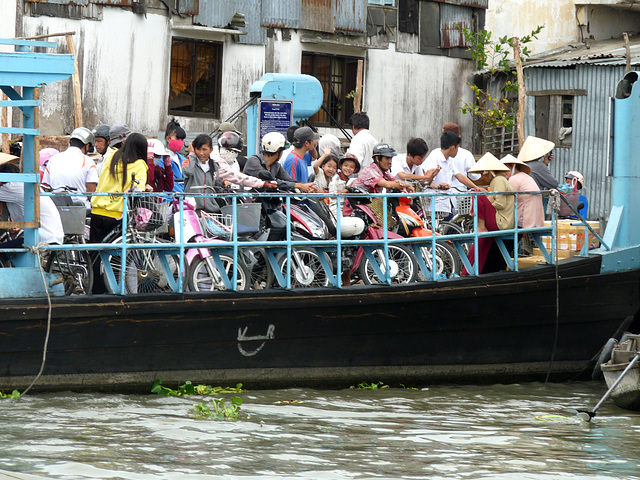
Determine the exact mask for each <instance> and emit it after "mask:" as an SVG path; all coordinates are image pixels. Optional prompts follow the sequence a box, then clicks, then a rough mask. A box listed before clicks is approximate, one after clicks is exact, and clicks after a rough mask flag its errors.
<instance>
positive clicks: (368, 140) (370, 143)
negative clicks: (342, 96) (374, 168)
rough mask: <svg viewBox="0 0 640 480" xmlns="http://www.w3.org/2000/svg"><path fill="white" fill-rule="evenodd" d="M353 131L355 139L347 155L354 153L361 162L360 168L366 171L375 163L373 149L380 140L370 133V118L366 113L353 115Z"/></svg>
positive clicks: (352, 140)
mask: <svg viewBox="0 0 640 480" xmlns="http://www.w3.org/2000/svg"><path fill="white" fill-rule="evenodd" d="M351 131H352V132H353V138H352V139H351V144H350V145H349V148H348V149H347V153H353V154H354V155H355V156H356V157H357V158H358V161H359V162H360V168H361V169H362V170H364V169H365V168H366V167H368V166H369V165H370V164H371V162H373V155H372V154H373V147H375V146H376V145H377V144H378V140H376V139H375V137H374V136H373V135H371V133H370V132H369V117H368V116H367V114H366V113H364V112H358V113H354V114H353V115H351Z"/></svg>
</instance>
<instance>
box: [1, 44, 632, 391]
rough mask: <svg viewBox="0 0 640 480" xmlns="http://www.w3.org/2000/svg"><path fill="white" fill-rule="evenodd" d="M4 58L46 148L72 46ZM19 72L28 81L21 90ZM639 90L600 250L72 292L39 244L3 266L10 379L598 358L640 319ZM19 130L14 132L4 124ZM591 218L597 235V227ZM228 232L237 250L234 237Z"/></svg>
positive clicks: (519, 370)
mask: <svg viewBox="0 0 640 480" xmlns="http://www.w3.org/2000/svg"><path fill="white" fill-rule="evenodd" d="M13 42H14V44H18V45H24V46H31V47H33V46H43V47H46V46H51V45H45V44H47V43H48V42H33V41H23V40H15V41H13ZM0 65H1V66H0V88H1V89H2V90H3V91H5V92H6V93H7V94H8V96H9V98H10V100H9V101H8V102H4V103H3V104H5V103H6V104H7V105H12V106H15V107H18V108H21V109H22V111H23V112H24V113H25V121H24V125H23V127H22V129H21V133H23V134H24V151H23V152H24V158H25V159H26V158H33V156H34V147H33V138H34V136H35V135H37V134H38V130H37V128H35V126H34V125H33V124H31V123H30V122H31V121H32V118H33V117H32V114H33V108H34V106H37V105H38V104H39V101H38V100H35V99H34V98H33V88H34V87H36V86H38V85H41V84H45V83H48V82H50V81H55V80H59V79H62V78H66V77H68V76H69V75H70V74H71V72H73V58H72V57H70V56H68V55H50V54H44V53H30V52H16V53H0ZM27 66H28V67H29V68H26V67H27ZM25 72H29V73H28V74H27V73H25ZM636 78H637V77H636ZM15 86H21V87H22V94H21V95H19V94H18V93H17V91H16V90H15V89H14V88H13V87H15ZM629 93H630V95H629V97H628V98H624V99H622V98H621V99H616V110H615V115H616V136H615V148H614V151H615V156H614V164H613V176H614V179H613V180H614V188H613V191H614V198H613V205H614V207H613V209H612V211H611V215H610V218H609V221H608V225H607V230H606V232H605V234H604V236H603V237H598V238H599V239H600V241H601V244H602V247H601V248H599V249H597V250H588V242H586V244H587V245H586V246H585V248H584V249H583V250H582V252H581V253H582V254H581V255H579V256H573V257H570V258H566V259H562V260H560V261H557V262H556V260H555V258H554V253H555V251H554V250H553V249H552V250H551V251H547V250H546V249H544V247H543V245H542V242H539V245H540V246H541V247H542V248H541V250H542V251H543V253H544V254H545V255H546V257H545V258H546V260H547V263H545V264H541V265H537V266H533V267H530V268H527V269H522V270H520V269H519V268H518V262H517V249H516V253H515V255H516V258H515V261H514V259H512V258H506V256H505V261H507V262H508V263H509V265H510V267H511V268H510V270H508V271H501V272H497V273H491V274H483V275H477V274H473V273H477V272H473V271H472V275H470V276H468V277H459V278H449V279H437V278H435V274H433V272H427V279H428V280H427V281H422V282H416V283H412V284H408V285H398V284H382V285H375V286H357V287H350V288H341V285H340V278H339V277H340V276H339V275H335V276H334V277H333V279H332V285H331V286H329V287H324V288H313V289H307V288H292V289H289V288H286V287H287V285H289V284H290V278H288V279H285V285H284V288H278V289H264V290H250V291H243V292H236V291H233V290H232V289H230V290H228V291H216V292H211V293H194V292H184V291H183V286H182V282H181V281H178V282H176V287H175V290H177V291H176V292H168V293H149V294H122V295H82V296H62V295H63V293H64V292H63V290H64V289H63V288H62V285H55V283H56V279H55V277H54V276H52V275H45V278H46V282H45V283H43V282H42V273H41V271H40V268H39V265H38V255H37V254H36V253H33V251H34V250H33V248H32V249H29V248H27V249H25V250H24V251H23V252H22V254H21V255H20V261H19V262H16V267H15V268H2V269H0V297H1V300H0V301H1V302H2V307H1V308H2V316H1V318H0V390H11V389H23V388H25V387H27V386H31V385H33V388H35V389H39V390H53V389H56V390H60V389H73V390H77V389H92V390H116V391H124V390H128V391H131V390H138V391H144V390H146V389H148V388H150V387H151V385H152V384H153V383H154V381H155V380H157V379H161V380H162V382H163V384H165V385H171V384H178V383H182V382H184V381H186V380H190V381H192V382H197V383H206V384H215V385H218V384H234V383H236V382H242V383H243V384H244V385H247V386H250V387H251V388H258V387H270V388H273V387H277V386H281V387H285V386H287V387H293V386H303V385H304V386H348V385H352V384H354V383H359V382H362V381H369V382H376V381H384V382H385V383H387V384H390V385H396V384H404V385H412V386H413V385H415V386H418V385H425V384H430V383H434V382H519V381H525V380H544V379H545V378H547V377H549V378H550V379H552V380H563V379H567V378H570V377H574V376H576V375H579V374H581V373H585V372H586V371H587V370H588V369H589V368H590V366H592V365H593V360H594V359H595V358H596V357H597V354H598V352H599V350H600V349H601V348H602V346H603V345H604V344H605V342H606V341H607V339H609V338H610V337H619V336H620V335H621V334H622V332H624V331H625V330H626V329H628V328H629V327H630V325H631V324H632V323H633V321H634V319H635V317H636V315H637V313H638V311H639V309H640V265H639V262H640V230H638V227H637V223H636V222H634V221H633V218H632V215H631V212H634V211H638V210H637V208H638V205H637V203H638V202H639V201H640V199H636V198H634V196H633V192H634V191H637V189H638V187H639V186H640V185H638V182H640V180H639V179H640V175H639V174H638V173H640V172H637V171H636V169H637V168H639V167H638V166H637V165H640V162H635V164H634V162H632V161H630V160H628V159H632V158H634V156H633V155H630V152H638V151H640V148H638V146H637V145H635V144H636V143H638V142H639V140H638V136H637V134H635V133H634V132H632V131H631V127H630V126H631V125H634V122H632V121H625V115H627V116H631V115H635V113H634V112H635V111H640V109H638V108H637V105H636V104H637V103H638V102H640V87H636V85H635V84H633V88H632V90H631V91H630V92H629ZM12 102H14V103H13V104H12ZM30 115H31V116H30ZM30 119H31V120H30ZM618 119H619V121H618ZM6 131H9V132H10V133H16V130H15V129H0V132H6ZM6 181H23V182H25V187H32V186H34V188H25V192H32V191H35V189H36V188H37V185H38V178H37V175H36V168H35V165H32V164H31V162H24V173H22V174H11V175H9V174H0V182H6ZM34 205H35V196H34V195H27V198H26V199H25V223H24V224H23V225H21V226H22V227H24V228H25V245H27V247H29V246H30V247H36V246H37V238H36V235H35V231H36V228H34V227H35V226H37V221H36V216H35V211H36V209H35V207H34ZM577 223H578V224H582V222H579V221H578V222H577ZM583 225H584V224H583ZM0 226H4V225H0ZM288 228H289V227H288ZM583 228H584V229H585V233H586V234H587V235H588V232H587V229H588V228H589V227H586V226H583ZM522 232H523V230H521V229H520V230H518V229H514V230H508V231H500V232H490V233H488V234H478V233H474V234H471V235H462V236H460V235H458V236H456V235H454V236H451V237H440V238H438V239H435V238H434V237H430V238H427V239H426V240H425V239H407V240H402V241H399V240H393V239H389V238H387V237H386V236H384V238H382V239H379V240H377V241H374V242H369V245H373V246H375V247H377V248H383V249H385V250H387V249H388V247H389V245H392V244H393V243H394V242H395V243H407V244H410V243H411V242H412V241H415V242H420V241H422V242H433V243H435V242H436V241H438V242H443V241H449V242H452V244H454V245H455V246H456V248H457V249H458V251H459V252H461V251H462V244H463V243H465V242H469V241H472V242H474V243H477V240H478V238H479V237H481V236H483V235H484V236H494V238H495V240H496V242H497V243H501V242H502V241H503V240H508V239H509V238H511V239H513V238H517V236H518V234H520V233H522ZM528 232H529V233H531V234H532V236H533V237H534V238H537V239H538V240H540V239H541V238H542V237H543V236H551V237H553V236H554V235H555V233H556V232H555V227H554V226H553V225H551V226H549V227H544V228H540V229H532V230H530V231H528ZM433 243H432V244H433ZM311 244H312V245H313V242H312V243H311ZM256 245H257V246H264V244H259V243H258V244H256ZM292 245H294V246H295V242H291V241H289V242H286V241H285V242H283V247H282V248H283V249H284V251H285V252H287V253H288V254H290V251H291V246H292ZM317 245H320V246H323V245H325V244H321V242H319V243H317ZM344 245H349V241H346V240H342V239H340V240H335V242H334V247H335V248H337V249H340V248H341V247H342V246H344ZM188 246H189V245H188V244H187V243H185V242H182V241H176V242H175V244H173V245H172V246H171V248H173V249H177V250H178V252H179V254H180V255H183V254H184V251H185V249H186V248H188ZM229 246H230V248H231V249H232V251H233V252H234V253H233V254H234V255H237V250H238V247H239V244H238V241H237V238H236V237H234V238H232V239H231V241H230V242H229ZM245 246H246V244H245ZM365 246H366V245H365ZM86 247H87V248H88V249H94V250H100V249H102V250H103V251H105V250H106V249H108V248H109V247H106V246H104V245H88V246H86ZM212 247H213V246H212ZM58 248H59V249H60V250H64V249H68V248H71V247H69V246H67V245H65V246H61V247H58ZM110 248H112V249H113V246H112V247H110ZM118 248H121V249H123V250H124V251H126V249H127V248H131V246H130V245H126V244H122V246H118ZM138 248H164V249H167V248H169V247H168V246H167V245H166V244H165V245H160V246H158V245H157V244H156V245H155V246H154V245H141V246H140V245H139V246H138ZM472 248H473V247H472ZM183 260H184V259H182V260H180V265H181V266H182V265H183V263H182V262H183ZM470 270H472V269H470ZM338 271H339V270H338ZM387 271H388V269H387ZM429 273H431V274H433V275H432V276H431V277H429ZM382 274H383V275H384V272H382ZM387 278H388V276H387ZM120 287H122V284H120ZM120 293H124V289H123V287H122V290H121V291H120ZM34 382H35V383H34Z"/></svg>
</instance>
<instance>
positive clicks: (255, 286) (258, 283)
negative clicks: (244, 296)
mask: <svg viewBox="0 0 640 480" xmlns="http://www.w3.org/2000/svg"><path fill="white" fill-rule="evenodd" d="M253 257H254V259H255V262H254V263H253V265H252V266H251V273H250V275H249V278H250V280H249V283H250V287H249V288H251V289H252V290H264V289H266V288H271V287H272V286H273V272H272V271H271V266H270V265H269V262H268V261H267V259H266V258H265V255H264V252H263V251H262V250H258V251H255V252H253Z"/></svg>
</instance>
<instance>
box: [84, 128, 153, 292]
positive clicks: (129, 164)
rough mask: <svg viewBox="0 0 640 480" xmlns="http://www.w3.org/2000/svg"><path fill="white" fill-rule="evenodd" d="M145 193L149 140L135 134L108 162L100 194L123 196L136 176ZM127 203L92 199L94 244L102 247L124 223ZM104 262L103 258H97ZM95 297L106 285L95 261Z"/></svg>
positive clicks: (116, 199)
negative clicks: (99, 244) (108, 237)
mask: <svg viewBox="0 0 640 480" xmlns="http://www.w3.org/2000/svg"><path fill="white" fill-rule="evenodd" d="M133 175H135V179H136V183H137V184H138V185H139V186H140V188H141V189H142V190H144V188H145V185H146V184H147V139H146V138H145V137H144V136H143V135H141V134H139V133H132V134H130V135H129V136H128V137H127V138H126V141H125V142H123V143H122V145H121V146H120V149H119V150H116V151H115V152H113V153H112V154H110V155H108V156H107V157H105V159H104V163H103V166H102V172H101V173H100V179H99V180H98V187H97V189H96V192H97V193H123V192H126V191H127V190H129V189H130V188H131V183H132V176H133ZM123 208H124V200H123V197H122V196H120V195H114V196H100V197H93V198H91V230H90V234H89V240H90V242H91V243H100V242H102V240H104V238H105V237H106V236H107V235H108V234H109V233H110V232H111V231H112V230H113V229H114V228H116V227H117V226H118V225H120V223H121V218H122V210H123ZM96 257H97V258H100V257H99V255H97V256H96ZM93 286H94V288H93V293H104V291H105V288H104V283H103V282H102V278H101V275H100V273H99V262H98V261H97V260H96V261H94V283H93Z"/></svg>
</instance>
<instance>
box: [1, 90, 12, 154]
mask: <svg viewBox="0 0 640 480" xmlns="http://www.w3.org/2000/svg"><path fill="white" fill-rule="evenodd" d="M7 98H8V97H7V94H6V93H4V92H2V103H4V102H5V101H7V102H8V100H7ZM2 103H0V105H2ZM8 126H9V117H8V109H7V107H6V106H5V105H2V106H0V127H3V128H7V127H8ZM10 145H11V144H10V142H9V134H8V133H3V134H2V153H10V152H9V151H10Z"/></svg>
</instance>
